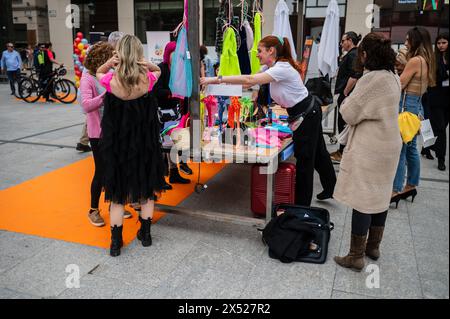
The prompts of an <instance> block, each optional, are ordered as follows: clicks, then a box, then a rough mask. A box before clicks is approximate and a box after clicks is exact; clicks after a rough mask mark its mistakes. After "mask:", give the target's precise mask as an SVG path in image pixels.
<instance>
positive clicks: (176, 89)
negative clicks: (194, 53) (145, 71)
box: [169, 27, 192, 98]
mask: <svg viewBox="0 0 450 319" xmlns="http://www.w3.org/2000/svg"><path fill="white" fill-rule="evenodd" d="M188 52H189V47H188V41H187V33H186V29H185V27H182V28H181V31H180V33H179V35H178V40H177V48H176V49H175V52H174V54H173V56H172V67H171V69H170V81H169V88H170V91H171V92H172V96H174V97H180V98H185V97H190V96H191V94H192V65H191V59H190V57H189V56H188Z"/></svg>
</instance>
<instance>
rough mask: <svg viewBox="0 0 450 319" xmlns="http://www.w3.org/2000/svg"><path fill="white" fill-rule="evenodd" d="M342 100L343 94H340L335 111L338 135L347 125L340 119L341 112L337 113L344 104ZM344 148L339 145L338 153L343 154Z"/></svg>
mask: <svg viewBox="0 0 450 319" xmlns="http://www.w3.org/2000/svg"><path fill="white" fill-rule="evenodd" d="M344 100H345V95H344V94H340V95H339V97H338V100H337V106H338V107H337V110H336V112H338V132H339V133H341V132H342V131H343V130H344V128H345V125H346V124H347V123H345V121H344V119H343V118H342V115H341V112H339V111H340V109H341V105H342V102H344ZM344 148H345V145H339V151H340V152H341V153H343V152H344Z"/></svg>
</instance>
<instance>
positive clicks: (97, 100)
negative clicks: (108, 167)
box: [79, 42, 131, 227]
mask: <svg viewBox="0 0 450 319" xmlns="http://www.w3.org/2000/svg"><path fill="white" fill-rule="evenodd" d="M113 54H114V48H113V47H112V46H111V45H110V44H109V43H107V42H98V43H96V44H95V45H93V46H92V47H91V49H90V50H89V54H88V55H87V56H86V59H85V60H84V66H85V68H86V71H85V72H83V75H82V77H81V80H80V90H79V94H80V104H81V106H82V107H83V110H84V112H86V118H87V121H86V122H87V132H88V136H89V142H90V144H91V148H92V154H93V156H94V163H95V173H94V177H93V178H92V183H91V209H90V210H89V213H88V218H89V221H90V222H91V224H92V225H94V226H97V227H101V226H104V225H105V221H104V220H103V218H102V216H101V215H100V210H99V208H98V204H99V200H100V194H101V192H102V186H101V185H102V184H101V179H102V176H103V169H104V167H103V163H102V159H101V157H100V153H99V141H100V136H101V127H100V123H101V118H102V113H103V97H104V95H105V93H106V90H105V89H104V88H103V86H102V85H101V84H100V83H99V81H98V80H97V78H96V77H95V73H96V72H97V69H98V68H99V67H100V66H101V65H103V64H104V63H105V62H106V61H108V60H109V59H110V58H111V57H112V56H113ZM130 217H131V214H130V213H129V212H128V211H125V215H124V218H130Z"/></svg>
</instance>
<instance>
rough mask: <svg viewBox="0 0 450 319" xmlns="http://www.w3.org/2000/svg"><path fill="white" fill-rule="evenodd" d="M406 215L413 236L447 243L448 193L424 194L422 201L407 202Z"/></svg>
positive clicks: (428, 192)
mask: <svg viewBox="0 0 450 319" xmlns="http://www.w3.org/2000/svg"><path fill="white" fill-rule="evenodd" d="M407 205H408V213H409V216H410V222H411V229H412V231H413V234H414V235H420V236H427V237H430V238H437V239H440V240H443V241H445V242H447V243H448V242H449V232H448V229H449V206H448V205H449V203H448V193H447V196H445V194H439V193H436V192H430V191H427V192H426V197H425V199H424V200H422V201H418V202H416V201H414V203H411V202H409V203H408V204H407Z"/></svg>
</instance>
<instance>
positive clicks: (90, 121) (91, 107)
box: [80, 72, 105, 138]
mask: <svg viewBox="0 0 450 319" xmlns="http://www.w3.org/2000/svg"><path fill="white" fill-rule="evenodd" d="M96 81H97V80H96V79H95V78H94V76H92V75H91V74H89V73H88V72H83V75H82V76H81V80H80V95H81V101H80V104H81V107H82V108H83V110H84V111H85V112H86V120H87V121H86V122H87V132H88V136H89V137H90V138H100V135H101V132H102V130H101V126H100V122H101V119H100V113H99V109H100V107H101V106H102V105H103V97H104V96H105V93H103V94H99V93H98V92H97V87H96Z"/></svg>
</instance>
